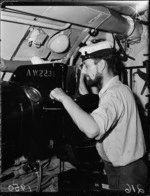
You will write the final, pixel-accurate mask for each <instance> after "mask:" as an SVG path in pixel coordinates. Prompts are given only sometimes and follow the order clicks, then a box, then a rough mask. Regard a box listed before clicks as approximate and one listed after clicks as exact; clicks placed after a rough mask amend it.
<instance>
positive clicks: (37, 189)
mask: <svg viewBox="0 0 150 196" xmlns="http://www.w3.org/2000/svg"><path fill="white" fill-rule="evenodd" d="M37 162H38V164H39V171H37V172H36V174H37V178H38V181H37V188H36V192H40V190H41V180H42V167H41V162H40V161H39V160H38V161H37Z"/></svg>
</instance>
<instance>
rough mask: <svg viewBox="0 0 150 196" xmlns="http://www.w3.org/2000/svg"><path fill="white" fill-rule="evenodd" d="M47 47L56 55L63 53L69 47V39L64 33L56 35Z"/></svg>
mask: <svg viewBox="0 0 150 196" xmlns="http://www.w3.org/2000/svg"><path fill="white" fill-rule="evenodd" d="M47 47H48V48H49V49H50V50H52V51H53V52H56V53H63V52H65V51H66V50H67V48H68V47H69V38H68V36H67V35H65V34H64V33H63V32H61V33H58V34H56V35H54V36H53V37H52V38H51V39H50V40H49V41H48V44H47Z"/></svg>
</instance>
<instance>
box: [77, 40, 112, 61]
mask: <svg viewBox="0 0 150 196" xmlns="http://www.w3.org/2000/svg"><path fill="white" fill-rule="evenodd" d="M79 52H80V53H81V58H82V60H83V61H84V60H86V59H89V58H104V57H107V56H108V55H109V54H111V55H112V54H115V52H116V50H115V48H114V44H113V42H111V41H101V42H98V43H96V44H91V45H88V46H83V47H82V48H80V50H79Z"/></svg>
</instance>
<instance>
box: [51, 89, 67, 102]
mask: <svg viewBox="0 0 150 196" xmlns="http://www.w3.org/2000/svg"><path fill="white" fill-rule="evenodd" d="M49 96H50V98H51V99H54V100H56V101H59V102H62V101H63V98H65V97H66V96H67V95H66V93H65V92H64V91H63V90H62V89H61V88H55V89H53V90H52V91H51V92H50V95H49Z"/></svg>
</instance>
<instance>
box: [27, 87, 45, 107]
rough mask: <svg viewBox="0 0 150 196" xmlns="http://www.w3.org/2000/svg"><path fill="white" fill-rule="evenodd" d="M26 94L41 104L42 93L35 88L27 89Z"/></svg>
mask: <svg viewBox="0 0 150 196" xmlns="http://www.w3.org/2000/svg"><path fill="white" fill-rule="evenodd" d="M25 93H26V95H27V97H28V98H29V99H30V100H31V101H33V102H35V103H39V102H40V101H41V99H42V96H41V93H40V92H39V91H38V90H37V89H35V88H33V87H25Z"/></svg>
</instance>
